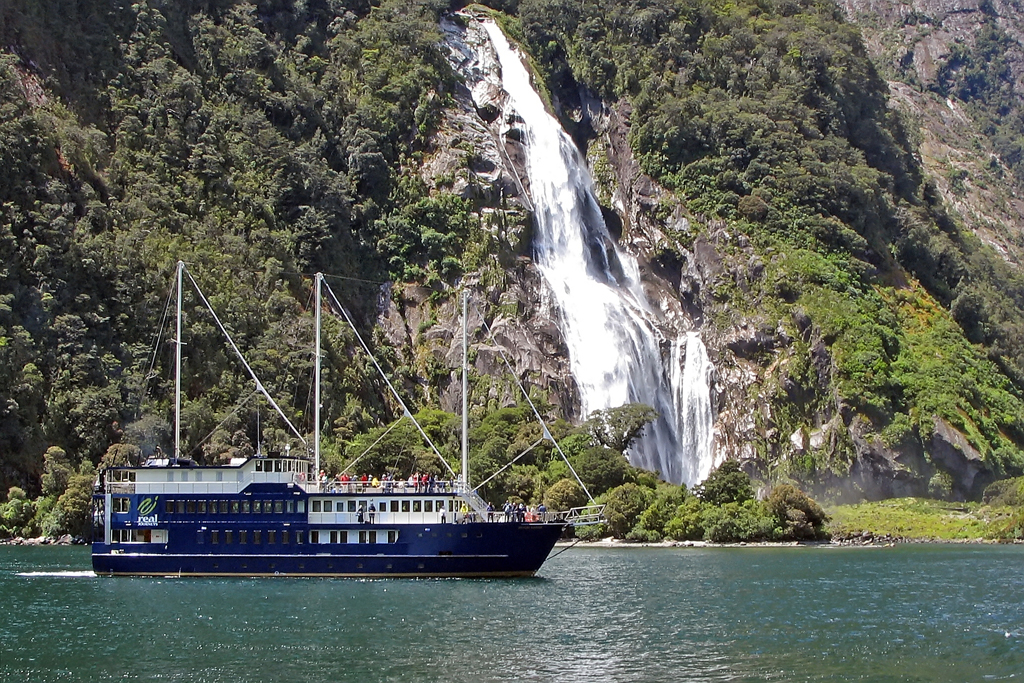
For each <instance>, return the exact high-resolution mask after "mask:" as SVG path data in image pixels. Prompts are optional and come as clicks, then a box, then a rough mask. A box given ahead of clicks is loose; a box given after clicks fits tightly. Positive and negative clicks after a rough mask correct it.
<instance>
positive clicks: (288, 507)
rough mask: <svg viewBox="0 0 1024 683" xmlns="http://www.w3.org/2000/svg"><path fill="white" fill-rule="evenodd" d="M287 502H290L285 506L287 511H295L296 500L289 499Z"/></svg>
mask: <svg viewBox="0 0 1024 683" xmlns="http://www.w3.org/2000/svg"><path fill="white" fill-rule="evenodd" d="M287 503H288V504H287V505H286V506H285V509H286V512H287V513H288V514H289V515H290V514H292V513H293V512H295V501H294V500H289V501H287Z"/></svg>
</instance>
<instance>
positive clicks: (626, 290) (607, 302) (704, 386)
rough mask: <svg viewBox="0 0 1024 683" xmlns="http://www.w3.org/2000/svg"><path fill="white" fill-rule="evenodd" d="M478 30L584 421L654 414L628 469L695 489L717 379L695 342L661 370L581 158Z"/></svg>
mask: <svg viewBox="0 0 1024 683" xmlns="http://www.w3.org/2000/svg"><path fill="white" fill-rule="evenodd" d="M484 28H485V29H486V30H487V33H488V35H489V36H490V39H491V44H492V45H493V47H494V50H495V52H496V53H497V57H498V61H499V62H500V64H501V69H502V87H503V88H504V90H505V92H506V93H507V94H508V96H509V99H510V104H511V106H512V107H513V108H514V110H515V113H516V114H517V115H518V116H519V118H520V119H521V120H522V125H521V128H522V129H523V132H524V134H525V137H524V142H525V146H526V156H527V162H526V164H527V169H528V177H529V183H530V198H531V199H532V202H533V208H534V217H535V222H536V237H535V240H534V249H535V252H536V253H535V259H536V263H537V266H538V268H539V269H540V271H541V273H542V274H543V276H544V278H545V279H546V281H547V283H548V285H549V286H550V288H551V291H552V294H553V296H554V298H555V301H556V303H557V305H558V308H559V310H560V312H561V316H562V333H563V335H564V337H565V341H566V344H567V346H568V347H569V355H570V363H571V367H572V372H573V377H574V378H575V379H576V382H577V384H578V385H579V389H580V394H581V399H582V402H583V406H582V407H583V413H584V415H589V414H590V413H591V412H593V411H595V410H600V409H605V408H612V407H616V406H620V405H623V404H625V403H645V404H647V405H650V406H652V407H653V408H655V409H656V410H657V411H658V413H659V415H660V417H659V419H658V420H657V421H656V422H655V423H654V424H653V425H649V426H648V427H647V428H646V429H645V430H644V433H643V436H642V437H641V438H640V439H639V440H638V441H637V442H636V443H634V445H633V446H632V448H631V449H630V453H629V459H630V462H631V463H632V464H633V465H635V466H638V467H642V468H644V469H648V470H655V471H658V472H660V473H661V476H662V477H663V478H664V479H666V480H667V481H670V482H673V483H676V484H679V483H684V482H685V483H687V484H695V483H697V482H699V481H702V480H703V479H704V478H705V477H707V475H708V473H709V472H710V471H711V469H712V467H713V465H714V460H713V452H712V446H713V422H714V413H713V411H712V407H711V391H710V378H711V375H712V373H713V371H714V370H713V367H712V366H711V364H710V362H709V360H708V356H707V351H706V349H705V347H704V343H703V342H702V341H701V339H700V336H699V335H698V334H697V333H696V332H690V333H688V334H687V335H686V338H685V342H681V341H679V340H676V341H674V342H672V344H671V353H670V354H669V356H670V358H669V359H668V365H669V367H668V368H666V362H665V360H664V359H663V357H662V354H661V352H660V346H661V344H660V337H659V334H658V333H657V331H656V330H657V328H656V327H655V325H654V324H653V320H652V319H653V313H652V311H651V307H650V304H649V303H648V301H647V297H646V295H645V294H644V292H643V289H642V288H641V285H640V275H639V269H638V267H637V263H636V260H635V259H634V258H632V257H631V256H629V255H628V254H625V253H621V252H620V251H619V250H618V248H617V246H616V245H615V242H614V241H613V240H612V239H611V237H610V235H609V234H608V229H607V227H606V225H605V223H604V219H603V217H602V216H601V210H600V207H599V205H598V202H597V199H596V197H595V194H594V185H593V180H592V179H591V177H590V174H589V172H588V171H587V167H586V164H585V163H584V161H583V159H582V156H581V154H580V152H579V150H578V149H577V148H576V146H575V144H573V142H572V139H571V138H570V137H569V136H568V134H566V132H565V131H564V130H563V129H562V127H561V125H560V124H559V123H558V121H557V120H556V119H555V118H554V117H552V116H551V115H550V114H548V112H547V110H546V109H545V108H544V104H543V102H542V101H541V98H540V96H539V95H538V94H537V92H536V91H535V90H534V89H533V86H532V84H531V82H530V76H529V72H528V71H527V70H526V68H525V67H524V65H523V63H522V60H521V58H520V56H519V55H518V54H517V53H516V52H515V51H514V50H513V49H512V47H511V46H510V45H509V43H508V41H507V40H506V38H505V36H504V34H503V33H502V32H501V29H499V28H498V26H497V25H496V24H494V23H493V22H489V21H488V22H484ZM684 353H685V362H683V361H682V357H681V356H682V355H683V354H684Z"/></svg>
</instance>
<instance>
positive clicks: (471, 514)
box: [92, 261, 603, 577]
mask: <svg viewBox="0 0 1024 683" xmlns="http://www.w3.org/2000/svg"><path fill="white" fill-rule="evenodd" d="M185 275H186V268H185V264H184V263H183V262H180V261H179V262H178V267H177V299H178V305H177V310H178V314H177V326H176V336H175V347H176V354H175V355H176V359H175V409H174V450H173V453H174V456H173V457H170V458H151V459H149V460H147V461H146V462H144V463H142V464H141V466H134V467H133V466H123V467H108V468H105V469H103V470H101V471H100V472H99V474H98V476H97V480H96V485H95V488H94V493H93V506H92V521H93V524H92V526H93V544H92V563H93V569H94V571H95V572H96V573H97V574H100V575H122V576H123V575H128V576H352V577H366V576H373V577H516V576H531V575H533V574H534V573H535V572H536V571H537V570H538V569H539V568H540V566H541V565H542V564H543V563H544V561H545V559H546V558H547V557H548V554H549V553H550V552H551V549H552V548H553V547H554V544H555V542H556V541H557V540H558V539H559V537H560V536H561V535H562V533H563V531H565V530H566V528H567V527H569V526H573V525H576V526H579V525H586V524H593V523H597V522H599V521H601V519H602V512H603V506H598V505H590V506H586V507H581V508H575V509H573V510H569V511H565V512H561V513H552V512H547V511H543V512H541V513H539V514H535V513H531V514H529V515H521V514H517V515H514V516H512V517H511V518H510V517H507V516H506V515H505V514H504V512H501V513H498V512H495V511H493V509H490V508H489V506H488V505H487V503H485V502H484V501H483V500H482V499H481V498H480V496H479V495H478V494H477V493H476V489H473V488H471V487H470V485H469V480H468V476H467V473H468V471H469V467H468V447H467V440H466V434H467V424H466V413H467V409H466V400H467V399H466V397H467V395H468V389H467V386H466V354H467V346H466V334H465V319H466V317H467V316H466V309H465V306H466V300H465V299H464V300H463V423H462V435H463V436H462V463H461V473H460V474H458V475H456V472H455V471H454V470H453V468H452V466H451V465H450V464H449V463H448V461H447V459H445V458H444V457H442V456H441V454H440V453H439V452H438V451H437V449H436V448H434V445H433V444H432V443H430V439H429V438H428V437H427V435H426V433H425V432H424V431H423V429H422V428H421V427H420V426H419V425H418V424H417V425H416V427H417V429H418V430H419V431H420V434H421V435H422V436H423V438H424V441H425V442H426V443H427V444H428V445H429V446H430V448H431V449H432V450H433V451H434V452H435V454H437V456H438V458H439V460H440V462H441V463H442V465H443V467H444V468H446V469H447V471H448V473H449V474H450V475H451V479H450V480H448V481H442V482H436V481H435V482H433V483H424V482H422V481H420V480H417V481H415V482H413V481H410V482H401V481H394V482H392V481H386V482H384V483H380V482H378V481H370V482H365V481H359V482H352V481H344V482H343V481H338V480H335V481H327V480H326V479H325V478H324V477H323V476H321V474H320V473H321V469H320V410H319V409H317V410H314V411H313V413H314V427H313V434H312V438H311V439H307V438H306V436H304V435H303V434H302V433H301V432H300V430H298V429H297V428H296V427H295V426H294V425H293V424H292V423H291V422H290V421H289V420H288V417H287V416H286V414H285V412H284V411H283V410H281V409H280V407H279V406H278V405H277V403H276V402H275V401H274V399H273V397H272V396H271V395H270V394H269V393H268V392H267V390H266V388H265V387H264V386H263V384H262V383H261V382H260V380H259V379H258V378H257V377H256V375H255V373H253V371H252V368H251V367H250V366H249V364H248V363H246V361H245V358H244V357H243V356H242V354H241V352H239V350H238V348H237V346H235V344H234V342H232V341H231V337H230V335H229V334H228V332H227V330H226V328H225V327H224V325H223V324H221V322H220V319H219V318H217V314H216V312H215V311H214V310H213V308H212V307H211V306H210V305H209V302H208V300H207V299H206V297H205V296H204V295H203V293H202V291H201V290H200V289H199V285H198V284H197V283H196V282H195V280H194V279H192V277H191V275H188V277H189V279H190V280H191V282H192V284H193V285H195V288H196V291H197V292H198V294H199V296H200V297H201V298H202V300H203V302H204V303H205V304H206V306H207V308H208V309H209V311H210V314H211V315H212V317H213V319H214V321H215V322H216V324H217V326H218V327H219V328H220V329H221V331H222V332H223V333H224V335H225V336H226V337H227V340H228V342H229V343H230V345H231V348H232V349H234V351H235V352H236V353H237V354H238V357H239V361H240V362H241V364H242V365H243V366H244V367H245V369H246V371H247V372H248V373H249V374H250V376H251V378H252V380H253V382H254V384H255V387H256V390H257V391H259V392H261V393H262V394H263V396H264V397H265V399H266V400H267V401H268V402H269V403H270V405H271V406H272V407H273V408H274V409H275V410H276V411H277V413H278V415H279V416H280V418H281V420H282V421H283V422H284V423H285V424H287V426H288V427H289V428H290V429H291V431H292V433H293V435H294V439H295V440H296V441H297V442H299V443H301V444H303V445H305V446H306V449H305V451H306V452H305V453H304V455H302V456H298V457H292V456H291V455H290V446H289V448H286V449H285V453H284V454H283V455H282V454H280V453H277V454H270V455H268V456H266V457H263V456H257V457H251V458H244V459H238V460H232V461H231V462H230V463H228V464H226V465H213V466H200V465H197V464H196V463H195V462H194V461H193V460H192V459H191V458H188V457H182V455H181V425H180V415H181V409H180V407H181V379H180V378H181V361H182V358H181V347H182V316H181V309H182V306H181V301H182V299H181V296H182V286H183V282H184V277H185ZM325 288H326V289H327V291H328V292H329V293H330V294H331V296H332V297H333V292H330V288H329V287H327V286H326V284H325V283H324V280H323V275H322V274H319V273H318V274H317V275H316V286H315V302H316V303H315V313H316V326H315V328H316V343H315V359H316V361H315V379H314V383H315V388H316V394H315V398H314V401H315V403H314V405H316V406H318V407H319V406H320V405H321V403H320V361H321V353H320V315H321V311H322V310H323V308H324V306H323V301H322V298H321V293H322V291H323V289H325ZM333 301H334V304H335V307H336V309H335V310H336V311H337V312H338V313H340V314H341V315H342V316H343V317H344V318H345V320H346V321H347V322H348V324H349V325H350V326H351V328H352V331H353V332H354V334H355V336H356V338H357V339H359V342H360V344H361V345H362V347H363V349H364V350H365V351H366V353H367V354H368V355H369V357H370V358H371V360H372V359H373V356H372V354H370V349H369V348H368V347H367V345H366V344H365V342H363V340H362V338H361V337H360V336H359V332H358V330H357V329H356V327H355V325H354V324H353V322H352V320H351V318H350V316H349V315H348V313H347V312H345V310H344V308H343V307H342V306H341V305H340V303H338V301H337V298H333ZM373 362H374V364H375V365H376V360H373ZM377 368H378V370H380V366H379V365H377ZM381 374H382V375H383V372H381ZM384 379H385V381H386V382H387V385H388V387H389V389H390V390H391V391H392V394H393V398H394V400H395V402H396V403H397V404H398V405H399V406H400V407H401V409H402V411H403V415H404V416H405V417H408V418H410V419H413V422H414V423H415V419H414V418H413V417H412V413H411V412H410V411H409V409H408V407H407V406H406V405H405V403H404V402H403V401H402V398H401V396H400V395H399V393H398V392H397V391H395V389H394V387H393V386H392V385H391V383H390V381H387V377H386V376H384ZM524 394H525V391H524ZM526 400H527V401H529V400H530V399H529V396H528V394H526ZM531 407H533V406H532V403H531ZM534 412H535V414H536V416H537V418H538V419H540V415H539V413H537V411H536V408H534ZM541 422H543V421H541ZM544 435H545V438H547V439H550V440H551V441H552V442H553V443H554V439H552V438H551V435H550V432H548V430H547V427H545V428H544ZM554 446H555V448H556V449H557V448H558V446H557V443H554ZM559 453H561V450H560V449H559ZM562 457H563V458H564V457H565V455H564V454H562ZM565 460H566V463H567V464H568V466H569V469H570V470H572V465H571V464H569V462H568V458H566V459H565ZM512 462H514V460H513V461H512ZM355 464H356V463H355V462H352V463H350V464H349V467H352V466H354V465H355ZM511 464H512V463H511V462H510V463H509V465H511ZM507 466H508V465H506V467H507ZM314 474H315V475H316V476H314ZM573 474H575V472H574V471H573ZM577 480H578V481H579V477H577ZM580 486H581V487H583V490H584V491H586V487H585V486H583V483H582V481H580ZM588 495H589V494H588ZM591 502H593V500H592V499H591Z"/></svg>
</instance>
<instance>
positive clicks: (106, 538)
mask: <svg viewBox="0 0 1024 683" xmlns="http://www.w3.org/2000/svg"><path fill="white" fill-rule="evenodd" d="M312 467H313V465H312V463H311V462H310V461H309V460H306V459H303V458H292V457H254V458H249V459H246V460H244V461H242V462H237V463H232V464H230V465H226V466H222V467H199V466H196V465H195V464H194V463H193V462H191V461H189V460H178V461H172V460H160V461H150V462H149V463H147V465H146V466H143V467H115V468H109V469H106V470H104V471H103V472H102V473H101V476H100V480H99V481H98V483H97V486H96V491H95V493H94V496H93V524H94V529H93V538H94V541H93V546H92V561H93V570H94V571H95V572H96V573H97V574H101V575H132V576H351V577H357V576H358V577H366V576H375V577H516V576H532V575H533V574H534V573H535V572H536V571H537V570H538V569H539V568H540V566H541V564H542V563H543V562H544V560H545V559H546V558H547V556H548V554H549V553H550V552H551V549H552V547H553V546H554V544H555V542H556V541H557V540H558V538H559V537H560V536H561V535H562V532H563V531H564V530H565V528H566V526H567V525H568V524H569V523H570V522H569V521H567V520H566V519H565V516H564V515H557V516H556V515H555V514H554V513H551V516H550V517H548V516H547V515H548V513H543V514H542V515H531V516H529V517H527V518H526V519H516V518H512V519H506V517H505V515H504V513H503V512H502V513H499V512H488V511H487V509H486V506H485V505H484V504H483V501H481V500H480V499H479V498H478V497H476V495H475V494H473V493H471V492H469V491H465V490H464V487H462V486H461V484H460V483H459V482H458V481H455V482H435V484H434V485H433V487H429V486H425V485H409V484H408V483H405V482H387V483H385V484H381V485H380V486H376V487H374V486H372V485H370V484H367V483H364V482H350V483H345V484H342V483H339V482H336V481H334V482H331V483H326V482H320V481H315V480H314V479H313V470H312Z"/></svg>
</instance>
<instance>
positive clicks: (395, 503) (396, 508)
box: [391, 500, 398, 512]
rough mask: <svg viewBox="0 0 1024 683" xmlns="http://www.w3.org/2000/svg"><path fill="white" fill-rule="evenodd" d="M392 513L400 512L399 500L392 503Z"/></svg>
mask: <svg viewBox="0 0 1024 683" xmlns="http://www.w3.org/2000/svg"><path fill="white" fill-rule="evenodd" d="M391 511H392V512H398V501H397V500H393V501H391Z"/></svg>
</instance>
